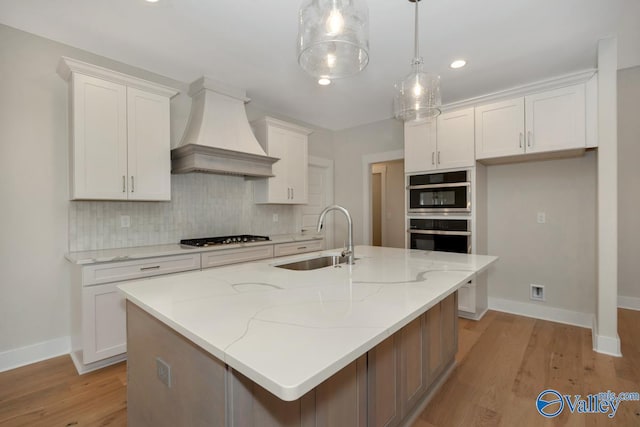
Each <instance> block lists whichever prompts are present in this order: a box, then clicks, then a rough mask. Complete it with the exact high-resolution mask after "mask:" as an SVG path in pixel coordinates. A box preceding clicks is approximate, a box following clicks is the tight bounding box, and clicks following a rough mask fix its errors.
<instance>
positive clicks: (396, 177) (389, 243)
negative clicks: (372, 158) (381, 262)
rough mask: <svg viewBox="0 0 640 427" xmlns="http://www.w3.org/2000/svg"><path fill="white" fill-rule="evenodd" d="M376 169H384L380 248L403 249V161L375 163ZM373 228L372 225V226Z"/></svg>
mask: <svg viewBox="0 0 640 427" xmlns="http://www.w3.org/2000/svg"><path fill="white" fill-rule="evenodd" d="M374 166H376V167H384V168H385V174H384V177H385V182H384V183H383V185H384V188H385V203H384V206H382V216H381V221H382V222H383V223H384V226H383V230H384V232H383V233H382V246H385V247H388V248H404V247H405V241H404V240H405V239H404V238H405V234H406V231H405V229H406V227H405V215H406V214H407V210H406V207H405V205H404V193H405V189H404V160H394V161H390V162H381V163H375V164H374ZM372 227H373V224H372Z"/></svg>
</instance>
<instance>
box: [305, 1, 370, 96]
mask: <svg viewBox="0 0 640 427" xmlns="http://www.w3.org/2000/svg"><path fill="white" fill-rule="evenodd" d="M298 63H299V64H300V66H301V67H302V69H303V70H304V71H306V72H307V73H308V74H310V75H312V76H313V77H315V78H316V79H319V81H320V80H322V81H323V83H321V84H328V83H327V82H330V81H331V80H332V79H338V78H342V77H347V76H351V75H353V74H356V73H358V72H360V71H362V70H363V69H364V68H365V67H366V66H367V64H368V63H369V10H368V8H367V4H366V3H365V1H364V0H305V1H304V2H303V3H302V5H301V6H300V12H299V27H298Z"/></svg>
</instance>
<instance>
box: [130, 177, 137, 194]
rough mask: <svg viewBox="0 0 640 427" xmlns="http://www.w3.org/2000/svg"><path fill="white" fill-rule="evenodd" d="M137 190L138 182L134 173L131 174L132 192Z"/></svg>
mask: <svg viewBox="0 0 640 427" xmlns="http://www.w3.org/2000/svg"><path fill="white" fill-rule="evenodd" d="M134 191H136V182H135V181H134V180H133V175H131V192H132V193H133V192H134Z"/></svg>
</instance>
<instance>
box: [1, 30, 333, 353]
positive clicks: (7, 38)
mask: <svg viewBox="0 0 640 427" xmlns="http://www.w3.org/2000/svg"><path fill="white" fill-rule="evenodd" d="M61 56H69V57H72V58H76V59H79V60H81V61H86V62H90V63H93V64H96V65H100V66H103V67H107V68H110V69H113V70H116V71H120V72H123V73H127V74H130V75H134V76H137V77H140V78H143V79H147V80H151V81H155V82H158V83H161V84H165V85H168V86H173V87H176V88H177V89H179V90H180V91H181V94H180V95H178V96H177V97H176V98H174V99H173V100H172V101H171V139H172V145H174V146H175V144H176V143H177V142H178V141H179V140H180V138H181V136H182V133H183V131H184V127H185V126H186V122H187V119H188V116H189V111H190V108H191V101H190V98H189V97H188V95H187V94H186V90H187V86H188V84H187V83H184V82H177V81H174V80H171V79H168V78H165V77H162V76H159V75H156V74H153V73H150V72H147V71H144V70H140V69H137V68H134V67H131V66H129V65H126V64H122V63H119V62H115V61H112V60H109V59H107V58H103V57H100V56H96V55H94V54H91V53H89V52H85V51H82V50H79V49H75V48H72V47H70V46H66V45H63V44H60V43H57V42H54V41H51V40H47V39H44V38H41V37H38V36H35V35H32V34H29V33H25V32H22V31H19V30H16V29H13V28H10V27H7V26H4V25H0V81H1V82H2V89H3V90H2V97H0V141H1V142H0V147H1V150H2V151H0V198H1V200H2V201H3V206H5V208H4V209H2V211H1V212H2V221H0V224H1V225H0V227H1V228H0V232H1V235H2V239H1V243H0V248H1V252H0V271H1V273H0V356H2V353H3V352H5V351H11V350H15V349H18V348H21V347H25V346H30V345H34V344H38V343H43V342H46V341H53V340H57V342H59V341H60V340H64V339H65V338H66V337H68V335H69V330H70V325H69V317H70V311H69V310H70V307H69V300H70V289H69V281H70V270H69V265H68V264H67V262H66V261H65V259H64V254H65V252H67V251H68V250H69V248H70V247H72V248H73V249H85V248H98V247H109V246H120V245H121V246H131V245H135V244H150V243H162V242H165V241H175V239H177V238H178V236H182V235H183V233H184V235H185V236H192V235H196V234H198V233H200V232H204V231H211V232H212V233H226V230H228V232H236V231H237V232H241V231H242V232H244V231H245V229H244V228H243V227H249V231H250V232H261V233H268V234H272V233H274V234H275V233H279V232H290V231H295V229H296V225H295V223H294V222H293V221H291V222H289V220H290V219H291V218H297V217H296V215H295V212H296V209H297V208H295V207H292V206H279V207H270V206H269V207H267V206H255V205H253V204H252V203H251V200H250V199H251V188H250V185H251V183H250V182H245V181H244V180H243V179H242V178H236V177H227V176H217V175H190V176H186V175H185V176H181V177H174V178H173V180H172V181H173V182H172V190H173V201H172V202H171V203H164V202H158V203H145V202H142V203H126V202H70V201H69V200H68V197H69V195H68V160H67V159H68V144H69V133H68V124H67V83H66V82H65V81H64V80H62V79H61V78H60V77H59V76H58V75H57V74H56V67H57V65H58V62H59V60H60V57H61ZM249 95H250V94H249ZM281 118H283V119H285V120H290V119H288V118H286V117H281ZM332 144H333V139H332V133H331V132H329V131H326V130H323V129H315V132H314V134H312V136H311V138H310V149H309V151H310V154H312V155H317V156H322V157H327V158H331V157H332V156H331V154H332ZM192 185H195V186H197V188H194V187H192ZM201 197H205V198H206V201H205V202H204V203H203V202H202V199H201ZM234 203H236V205H233V204H234ZM190 204H194V205H195V206H194V209H193V210H192V212H188V210H189V208H190ZM210 208H211V209H212V210H211V211H209V209H210ZM227 208H229V209H227ZM230 212H233V213H234V215H230ZM272 212H277V213H279V215H280V221H279V222H278V223H277V224H275V225H274V224H273V223H270V222H268V221H266V220H264V218H265V217H267V218H270V217H271V213H272ZM120 213H123V214H128V215H130V216H131V221H132V227H131V228H130V229H128V230H126V229H125V230H126V231H125V230H123V229H120V228H119V214H120ZM235 214H238V215H235ZM69 217H71V220H72V221H71V223H70V221H69ZM142 218H144V219H145V221H144V222H143V221H142ZM223 230H225V231H223ZM112 232H113V233H114V234H113V235H114V237H113V238H112V237H111V236H109V237H105V235H106V233H109V234H111V233H112ZM70 234H72V235H73V236H72V239H71V240H70V239H69V237H70ZM72 242H73V243H72ZM58 347H59V346H58Z"/></svg>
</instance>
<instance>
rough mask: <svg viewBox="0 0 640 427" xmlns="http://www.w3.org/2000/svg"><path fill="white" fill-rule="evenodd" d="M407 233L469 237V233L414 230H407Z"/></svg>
mask: <svg viewBox="0 0 640 427" xmlns="http://www.w3.org/2000/svg"><path fill="white" fill-rule="evenodd" d="M407 233H415V234H435V235H439V236H471V232H470V231H443V230H416V229H414V228H410V229H408V230H407Z"/></svg>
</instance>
